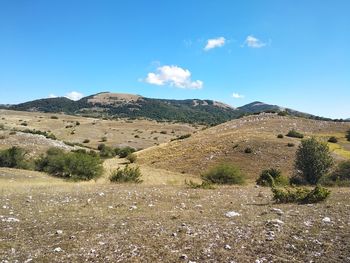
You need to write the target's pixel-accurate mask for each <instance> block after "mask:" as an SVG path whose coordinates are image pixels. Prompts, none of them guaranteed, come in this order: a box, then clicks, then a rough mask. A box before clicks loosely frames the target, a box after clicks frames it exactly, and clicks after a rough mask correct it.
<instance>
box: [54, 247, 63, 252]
mask: <svg viewBox="0 0 350 263" xmlns="http://www.w3.org/2000/svg"><path fill="white" fill-rule="evenodd" d="M62 251H63V250H62V248H60V247H56V248H55V249H54V250H53V252H62Z"/></svg>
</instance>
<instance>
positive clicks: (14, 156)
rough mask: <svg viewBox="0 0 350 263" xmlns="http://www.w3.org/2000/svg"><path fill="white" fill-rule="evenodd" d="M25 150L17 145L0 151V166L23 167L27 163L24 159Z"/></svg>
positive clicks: (25, 166)
mask: <svg viewBox="0 0 350 263" xmlns="http://www.w3.org/2000/svg"><path fill="white" fill-rule="evenodd" d="M25 156H26V151H25V150H24V149H22V148H19V147H16V146H14V147H11V148H9V149H6V150H2V151H0V167H10V168H22V169H25V168H27V166H28V163H27V162H26V160H25Z"/></svg>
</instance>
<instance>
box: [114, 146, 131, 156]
mask: <svg viewBox="0 0 350 263" xmlns="http://www.w3.org/2000/svg"><path fill="white" fill-rule="evenodd" d="M133 152H135V149H134V148H132V147H129V146H126V147H124V148H120V149H119V151H118V153H117V155H119V157H120V158H125V157H127V156H128V155H129V154H131V153H133Z"/></svg>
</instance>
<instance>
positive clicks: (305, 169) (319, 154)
mask: <svg viewBox="0 0 350 263" xmlns="http://www.w3.org/2000/svg"><path fill="white" fill-rule="evenodd" d="M333 163H334V161H333V157H332V156H331V153H330V151H329V147H328V145H327V144H326V143H323V142H319V141H317V140H316V139H315V138H311V139H306V140H302V141H301V145H300V146H299V148H298V150H297V153H296V160H295V169H296V171H297V174H298V175H299V176H301V177H303V178H304V179H305V181H306V182H308V183H309V184H316V183H317V182H318V180H319V179H320V178H321V177H322V176H324V175H326V174H327V173H328V172H329V170H330V168H331V167H332V165H333Z"/></svg>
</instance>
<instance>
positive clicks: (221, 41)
mask: <svg viewBox="0 0 350 263" xmlns="http://www.w3.org/2000/svg"><path fill="white" fill-rule="evenodd" d="M225 42H226V39H225V38H224V37H219V38H213V39H208V40H207V45H206V46H205V47H204V50H205V51H208V50H210V49H213V48H216V47H222V46H223V45H225Z"/></svg>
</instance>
